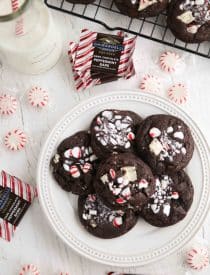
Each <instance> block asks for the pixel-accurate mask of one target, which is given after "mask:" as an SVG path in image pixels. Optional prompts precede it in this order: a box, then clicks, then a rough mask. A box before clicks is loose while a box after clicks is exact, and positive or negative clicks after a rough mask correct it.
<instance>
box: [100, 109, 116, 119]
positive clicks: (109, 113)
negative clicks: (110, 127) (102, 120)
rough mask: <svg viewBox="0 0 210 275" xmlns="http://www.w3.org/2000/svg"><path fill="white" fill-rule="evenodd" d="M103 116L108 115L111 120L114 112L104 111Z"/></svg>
mask: <svg viewBox="0 0 210 275" xmlns="http://www.w3.org/2000/svg"><path fill="white" fill-rule="evenodd" d="M102 116H103V117H106V118H107V119H109V120H111V119H112V117H113V113H112V112H111V111H104V112H103V113H102Z"/></svg>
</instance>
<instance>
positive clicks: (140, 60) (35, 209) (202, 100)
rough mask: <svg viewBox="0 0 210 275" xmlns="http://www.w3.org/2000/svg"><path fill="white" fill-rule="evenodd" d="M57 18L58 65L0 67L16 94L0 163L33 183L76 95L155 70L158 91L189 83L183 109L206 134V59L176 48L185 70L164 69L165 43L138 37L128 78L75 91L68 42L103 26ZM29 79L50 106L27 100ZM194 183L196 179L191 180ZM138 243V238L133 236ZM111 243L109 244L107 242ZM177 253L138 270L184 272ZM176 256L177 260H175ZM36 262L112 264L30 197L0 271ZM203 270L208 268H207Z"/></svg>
mask: <svg viewBox="0 0 210 275" xmlns="http://www.w3.org/2000/svg"><path fill="white" fill-rule="evenodd" d="M53 15H54V19H55V21H56V24H57V25H58V27H59V30H60V32H61V35H62V38H63V41H64V47H63V54H62V56H61V58H60V60H59V62H58V63H57V64H56V66H55V67H54V68H53V69H52V70H50V71H49V72H46V73H45V74H42V75H39V76H28V75H21V74H18V73H16V72H14V71H12V70H11V69H9V68H7V67H6V65H5V64H3V67H2V68H1V69H0V91H2V90H5V89H9V90H11V91H12V93H14V94H15V95H16V96H17V97H18V99H19V103H20V104H19V106H18V110H17V112H16V113H15V115H14V116H11V117H10V118H0V168H1V169H5V170H6V171H8V172H10V173H11V174H14V175H16V176H18V177H20V178H21V179H23V180H25V181H28V182H29V183H31V184H34V185H35V184H36V166H37V161H38V157H39V153H40V150H41V146H42V145H43V143H44V142H45V138H46V136H47V134H48V132H49V130H50V129H51V128H52V127H53V126H54V124H55V123H56V122H57V121H58V120H59V119H60V118H61V117H62V115H63V114H65V113H66V112H67V111H69V110H70V109H71V108H72V107H73V106H75V105H76V104H77V103H78V102H79V101H82V100H84V99H85V98H88V97H90V96H94V95H98V94H101V93H108V92H109V91H113V90H120V89H123V88H130V89H133V88H138V86H139V83H140V79H141V77H142V76H143V75H144V74H145V73H153V74H156V75H157V76H159V77H160V78H161V80H162V83H163V92H162V95H161V96H166V91H167V88H168V87H170V86H171V85H172V84H173V83H176V82H177V81H181V82H183V83H186V84H187V85H188V87H189V100H188V102H187V104H186V105H185V106H183V108H184V110H185V111H186V112H188V113H189V114H190V116H191V117H192V118H193V119H194V120H195V121H196V122H197V124H198V125H199V127H200V128H201V130H202V131H203V133H204V134H205V136H206V139H207V140H210V127H209V116H210V107H209V106H210V88H209V87H210V77H209V65H210V61H209V60H206V59H204V58H200V57H196V56H194V55H191V54H188V53H183V52H180V53H181V54H182V55H183V57H184V61H185V63H186V67H185V69H184V70H182V71H180V72H179V73H178V74H176V75H171V76H170V75H167V74H165V73H163V72H161V71H160V69H159V67H158V65H157V61H158V56H159V54H160V53H161V52H162V51H163V50H164V49H165V47H164V46H163V45H160V44H157V43H153V42H151V41H148V40H145V39H142V38H139V39H138V42H137V47H136V51H135V56H134V60H135V65H136V69H137V73H136V76H135V77H133V78H132V79H131V80H129V81H124V80H119V81H117V82H113V83H110V84H105V85H103V86H98V87H96V88H93V89H91V90H89V91H85V92H82V93H80V94H78V93H76V92H75V91H74V85H73V81H72V74H71V67H70V64H69V61H68V57H67V48H68V42H69V41H70V40H76V41H77V40H78V38H79V31H80V30H81V29H82V28H83V27H89V28H91V29H92V30H98V31H102V32H103V31H105V30H104V29H103V28H102V27H101V26H99V25H95V24H93V23H89V22H86V21H84V20H82V19H78V18H74V17H71V16H69V15H64V14H62V13H58V12H53ZM32 85H39V86H41V87H44V88H46V89H47V90H48V91H49V93H50V106H49V107H48V108H47V109H46V110H43V111H37V110H34V109H33V108H32V107H30V106H29V105H28V103H27V100H26V92H27V90H28V89H29V88H30V87H31V86H32ZM17 127H18V128H21V129H23V130H24V131H25V132H26V133H27V135H28V137H29V142H28V144H27V146H26V148H25V150H23V151H21V152H17V153H11V152H9V151H8V150H6V149H5V147H4V145H3V137H4V135H5V133H6V132H7V131H8V130H10V129H13V128H17ZM194 184H196V183H194ZM209 226H210V217H209V218H207V219H206V222H205V224H204V226H203V227H202V228H201V231H200V232H199V234H198V235H199V236H200V237H202V238H203V237H204V238H205V239H206V240H207V241H208V240H209V241H210V230H209ZM137 242H139V245H140V241H138V240H137ZM110 249H111V248H110ZM178 257H179V255H178V256H177V255H173V256H172V257H170V258H169V259H164V260H163V261H162V262H159V263H156V264H155V265H152V266H147V267H142V268H140V269H139V270H132V269H131V270H130V271H133V272H137V271H141V273H144V274H152V275H159V274H160V275H163V274H167V275H169V274H170V275H173V274H176V275H179V274H180V275H181V274H184V271H183V268H182V266H181V264H180V263H181V262H180V259H178ZM177 261H179V262H178V263H177ZM28 263H33V264H36V265H37V266H38V267H39V268H40V271H41V274H42V275H54V274H59V272H61V271H63V272H69V273H70V274H71V275H103V274H105V272H106V271H110V269H111V270H112V269H114V267H112V268H110V267H107V266H103V265H100V264H97V263H94V262H90V261H89V260H87V259H85V258H82V257H80V256H79V255H77V254H76V253H74V251H72V250H71V249H70V248H68V247H67V246H66V245H65V244H64V243H63V242H62V241H61V240H60V239H59V238H58V237H57V236H56V235H55V234H54V232H53V231H52V230H51V228H50V226H49V225H48V222H47V220H46V219H45V216H44V215H43V213H42V211H41V209H40V205H39V202H38V200H37V201H35V202H34V204H33V205H32V207H31V208H30V210H29V211H28V213H27V214H26V216H25V218H24V219H23V221H22V222H21V224H20V226H19V227H18V230H17V232H16V234H15V237H14V239H13V240H12V242H11V243H7V242H5V241H3V240H0V275H15V274H18V271H19V270H20V268H21V266H22V265H24V264H28ZM201 274H204V275H207V274H210V269H208V270H205V271H203V272H202V273H201Z"/></svg>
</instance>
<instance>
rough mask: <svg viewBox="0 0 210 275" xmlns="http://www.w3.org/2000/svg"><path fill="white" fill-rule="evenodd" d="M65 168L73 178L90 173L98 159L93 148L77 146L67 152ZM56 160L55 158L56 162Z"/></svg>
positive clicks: (65, 154) (65, 153)
mask: <svg viewBox="0 0 210 275" xmlns="http://www.w3.org/2000/svg"><path fill="white" fill-rule="evenodd" d="M63 156H64V158H65V159H64V163H63V168H64V170H65V171H67V172H69V173H70V174H71V176H72V177H73V178H79V177H80V175H81V174H82V173H83V174H86V173H88V172H89V171H90V170H92V169H93V166H92V164H93V162H94V161H95V160H96V159H97V157H96V156H95V155H94V153H93V150H92V148H91V147H90V146H89V147H85V146H82V147H79V146H75V147H73V148H70V149H68V150H66V151H65V152H64V154H63ZM55 161H56V159H55V158H54V162H55Z"/></svg>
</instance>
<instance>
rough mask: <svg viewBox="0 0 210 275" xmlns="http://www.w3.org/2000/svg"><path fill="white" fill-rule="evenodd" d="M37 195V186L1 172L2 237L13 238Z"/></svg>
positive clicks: (9, 239)
mask: <svg viewBox="0 0 210 275" xmlns="http://www.w3.org/2000/svg"><path fill="white" fill-rule="evenodd" d="M35 197H37V190H36V188H35V187H33V186H31V185H29V184H28V183H24V182H23V181H21V180H20V179H18V178H16V177H14V176H11V175H9V174H8V173H6V172H5V171H2V172H1V178H0V237H1V238H3V239H5V240H7V241H11V238H12V236H13V234H14V231H15V230H16V227H17V226H18V224H19V223H20V221H21V219H22V218H23V216H24V214H25V213H26V211H27V210H28V208H29V206H30V205H31V203H32V201H33V199H34V198H35Z"/></svg>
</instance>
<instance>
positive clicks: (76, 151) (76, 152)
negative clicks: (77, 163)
mask: <svg viewBox="0 0 210 275" xmlns="http://www.w3.org/2000/svg"><path fill="white" fill-rule="evenodd" d="M71 154H72V156H73V157H74V158H77V159H79V158H81V155H82V152H81V149H80V148H79V147H74V148H73V149H72V150H71Z"/></svg>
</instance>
